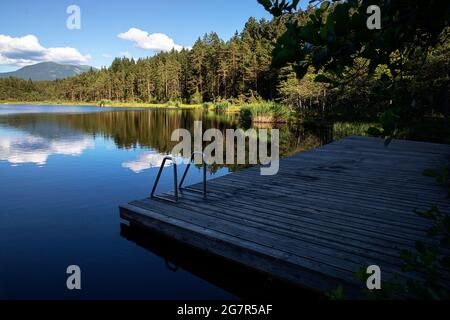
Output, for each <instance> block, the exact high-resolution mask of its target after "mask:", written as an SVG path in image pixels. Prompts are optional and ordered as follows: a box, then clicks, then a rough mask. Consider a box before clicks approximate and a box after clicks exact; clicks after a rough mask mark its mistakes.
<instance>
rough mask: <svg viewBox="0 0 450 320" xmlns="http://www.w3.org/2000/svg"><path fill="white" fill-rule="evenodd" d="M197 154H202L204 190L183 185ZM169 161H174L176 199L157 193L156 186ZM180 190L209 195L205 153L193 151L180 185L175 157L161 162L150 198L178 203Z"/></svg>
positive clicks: (169, 157) (204, 196)
mask: <svg viewBox="0 0 450 320" xmlns="http://www.w3.org/2000/svg"><path fill="white" fill-rule="evenodd" d="M196 154H201V155H202V167H203V190H197V189H194V188H191V187H183V183H184V180H185V179H186V176H187V174H188V171H189V168H190V167H191V163H192V161H193V160H194V157H195V155H196ZM167 161H172V163H173V184H174V189H175V190H174V193H175V200H172V199H169V198H165V197H161V196H158V195H155V192H156V188H157V186H158V183H159V179H160V178H161V174H162V172H163V170H164V166H165V164H166V162H167ZM178 190H179V191H180V192H183V191H190V192H199V193H202V194H203V199H206V197H207V192H206V162H205V154H204V153H203V152H200V151H196V152H194V153H192V155H191V157H190V159H189V164H188V165H187V166H186V169H185V170H184V173H183V177H182V178H181V182H180V184H179V185H178V175H177V163H176V162H175V159H174V157H171V156H166V157H164V159H163V161H162V162H161V166H160V167H159V171H158V175H157V176H156V180H155V183H154V184H153V189H152V192H151V194H150V198H152V199H159V200H164V201H169V202H174V203H176V202H178V200H179V194H178Z"/></svg>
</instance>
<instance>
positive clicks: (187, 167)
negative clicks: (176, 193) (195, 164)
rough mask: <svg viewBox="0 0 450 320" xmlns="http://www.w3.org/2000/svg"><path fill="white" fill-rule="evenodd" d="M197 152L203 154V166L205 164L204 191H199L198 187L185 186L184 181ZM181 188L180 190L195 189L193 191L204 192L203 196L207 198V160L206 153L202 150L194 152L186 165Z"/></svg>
mask: <svg viewBox="0 0 450 320" xmlns="http://www.w3.org/2000/svg"><path fill="white" fill-rule="evenodd" d="M196 154H201V155H202V166H203V191H199V190H197V189H194V188H190V187H183V182H184V180H185V179H186V175H187V173H188V171H189V168H190V167H191V163H192V161H193V160H194V157H195V155H196ZM179 189H180V191H182V190H187V191H193V192H202V193H203V198H204V199H206V194H207V193H206V161H205V154H204V153H203V152H201V151H195V152H193V153H192V155H191V158H190V159H189V163H188V165H187V166H186V170H184V174H183V177H182V178H181V182H180V185H179Z"/></svg>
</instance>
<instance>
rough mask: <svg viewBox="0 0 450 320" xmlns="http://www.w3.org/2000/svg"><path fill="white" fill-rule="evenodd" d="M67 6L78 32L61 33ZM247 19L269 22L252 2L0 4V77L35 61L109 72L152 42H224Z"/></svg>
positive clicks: (24, 1) (27, 1)
mask: <svg viewBox="0 0 450 320" xmlns="http://www.w3.org/2000/svg"><path fill="white" fill-rule="evenodd" d="M69 5H77V6H79V8H80V9H81V29H80V30H69V29H67V27H66V20H67V18H68V17H69V14H67V13H66V9H67V7H68V6H69ZM250 16H253V17H256V18H258V19H259V18H263V17H264V18H268V19H270V15H269V14H268V13H267V12H265V11H264V8H263V7H262V6H261V5H259V4H258V3H257V1H256V0H191V1H186V0H171V1H166V0H161V1H157V0H147V1H144V0H127V1H123V0H120V1H119V0H109V1H106V0H95V1H93V0H72V1H64V0H62V1H61V0H53V1H52V0H45V1H36V0H35V1H32V0H20V1H2V4H1V10H0V72H5V71H11V70H15V69H18V68H19V67H20V66H23V65H26V64H30V63H31V62H34V63H35V62H39V61H41V60H55V61H56V62H69V61H72V60H73V61H74V62H76V61H78V62H79V63H86V64H89V65H93V66H96V67H99V66H104V65H106V66H109V64H110V63H111V61H112V59H113V57H115V56H121V55H128V54H129V55H131V56H133V57H135V58H137V57H144V56H149V55H153V54H154V52H155V50H152V49H145V48H153V47H154V46H155V41H156V42H157V44H156V47H158V44H160V43H161V42H164V43H166V44H167V43H169V44H170V41H172V40H173V42H172V43H174V44H175V45H176V46H184V47H190V46H192V45H193V43H194V41H195V40H196V39H197V38H198V37H199V36H202V35H203V34H204V33H205V32H210V31H215V32H217V33H218V34H219V36H220V37H221V38H223V39H225V40H227V39H229V38H230V37H231V36H232V35H233V33H234V32H235V31H236V30H238V31H240V30H241V29H242V27H243V26H244V24H245V22H246V21H247V19H248V18H249V17H250ZM131 28H136V29H132V30H131V31H130V32H129V30H130V29H131ZM154 33H161V34H164V35H166V36H167V37H165V36H163V35H158V36H156V37H154V36H152V35H151V34H154ZM119 34H122V36H121V37H119V36H118V35H119ZM27 35H32V36H33V37H25V36H27Z"/></svg>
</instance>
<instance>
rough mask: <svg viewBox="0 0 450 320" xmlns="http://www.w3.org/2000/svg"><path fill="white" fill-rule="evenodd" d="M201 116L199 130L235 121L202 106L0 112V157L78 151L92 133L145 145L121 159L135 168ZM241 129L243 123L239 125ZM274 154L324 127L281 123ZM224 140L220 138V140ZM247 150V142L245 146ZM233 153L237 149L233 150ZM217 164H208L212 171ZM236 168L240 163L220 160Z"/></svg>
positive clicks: (147, 164)
mask: <svg viewBox="0 0 450 320" xmlns="http://www.w3.org/2000/svg"><path fill="white" fill-rule="evenodd" d="M195 121H202V124H203V130H207V129H210V128H216V129H219V130H220V131H222V133H223V135H224V137H225V136H226V135H225V130H226V129H236V128H239V127H240V123H239V118H238V116H237V115H232V114H216V113H212V112H203V111H202V110H193V111H192V110H115V111H103V112H86V113H40V114H30V113H22V114H8V115H4V116H0V128H2V127H4V128H13V129H14V131H15V132H20V134H19V135H18V136H16V137H10V136H8V134H2V135H1V138H0V143H1V145H2V149H0V150H1V151H0V153H1V159H2V160H7V161H9V162H10V163H25V162H33V163H36V164H39V165H43V164H45V163H46V161H47V158H48V156H49V155H51V154H63V155H80V154H81V153H82V152H83V150H86V149H87V148H90V147H92V145H93V141H94V139H95V138H97V137H102V138H106V139H108V140H112V141H114V143H115V145H116V146H117V147H118V148H119V149H138V148H142V149H144V150H145V149H147V150H149V151H148V152H144V153H142V154H141V155H139V156H138V158H137V159H135V160H132V161H126V162H124V163H123V164H122V167H123V168H127V169H130V170H132V171H134V172H136V173H139V172H142V171H144V170H146V169H150V168H152V167H155V166H159V165H160V164H161V161H162V159H163V157H164V155H168V154H170V152H171V150H172V148H173V147H174V146H175V145H176V144H177V142H172V141H171V139H170V138H171V135H172V132H173V131H174V130H175V129H179V128H182V129H187V130H188V131H190V132H191V135H192V137H193V136H194V135H193V133H194V122H195ZM244 129H247V128H244ZM278 129H279V130H280V155H281V156H286V155H290V154H292V153H295V152H298V151H302V150H307V149H311V148H314V147H317V146H319V145H322V144H324V143H327V142H329V141H330V140H331V134H330V132H329V130H328V131H327V130H324V129H323V128H320V129H318V128H313V129H311V128H309V129H308V128H304V127H295V126H281V127H278ZM224 142H226V141H224ZM247 150H248V148H247ZM235 154H237V153H235ZM222 167H224V166H223V165H214V166H212V167H211V168H210V169H209V170H210V171H211V172H212V173H214V172H215V171H217V170H218V169H220V168H222ZM226 167H228V168H229V169H230V170H232V171H233V170H236V169H239V168H241V167H246V166H245V165H244V166H234V165H228V166H226Z"/></svg>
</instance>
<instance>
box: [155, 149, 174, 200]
mask: <svg viewBox="0 0 450 320" xmlns="http://www.w3.org/2000/svg"><path fill="white" fill-rule="evenodd" d="M168 160H169V161H172V163H173V184H174V188H175V201H173V200H171V199H166V198H163V197H159V196H155V191H156V187H157V186H158V183H159V179H160V178H161V173H162V171H163V169H164V165H165V164H166V161H168ZM150 197H151V198H158V199H162V200H165V201H170V202H178V177H177V163H176V161H175V159H174V157H171V156H166V157H164V159H163V161H162V163H161V166H160V167H159V171H158V175H157V176H156V180H155V183H154V184H153V189H152V193H151V194H150Z"/></svg>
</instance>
